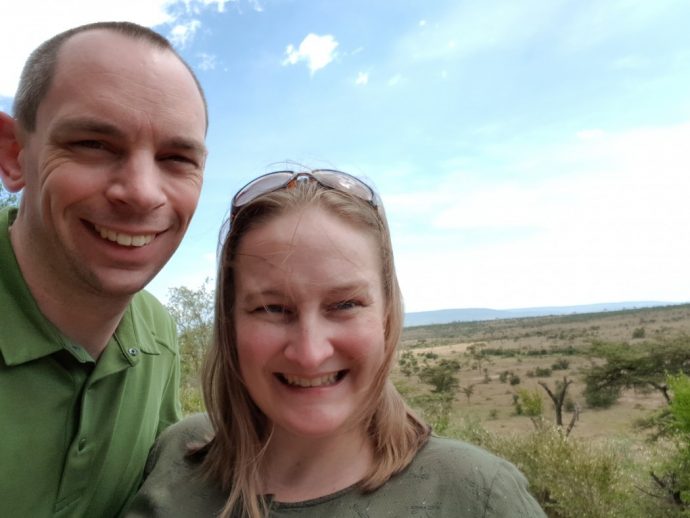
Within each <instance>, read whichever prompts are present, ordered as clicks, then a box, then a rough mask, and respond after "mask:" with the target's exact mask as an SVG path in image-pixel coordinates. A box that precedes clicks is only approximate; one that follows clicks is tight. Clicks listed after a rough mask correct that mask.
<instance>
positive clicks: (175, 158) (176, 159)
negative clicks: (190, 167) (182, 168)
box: [163, 155, 196, 165]
mask: <svg viewBox="0 0 690 518" xmlns="http://www.w3.org/2000/svg"><path fill="white" fill-rule="evenodd" d="M163 160H170V161H172V162H182V163H184V164H194V165H196V161H195V160H193V159H191V158H189V157H188V156H184V155H168V156H165V157H163Z"/></svg>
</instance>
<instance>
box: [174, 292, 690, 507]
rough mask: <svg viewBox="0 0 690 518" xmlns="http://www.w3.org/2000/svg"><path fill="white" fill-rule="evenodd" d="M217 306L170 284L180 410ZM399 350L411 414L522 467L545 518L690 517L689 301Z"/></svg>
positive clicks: (432, 339)
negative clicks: (179, 362)
mask: <svg viewBox="0 0 690 518" xmlns="http://www.w3.org/2000/svg"><path fill="white" fill-rule="evenodd" d="M211 307H212V290H211V288H210V287H209V286H208V284H206V285H204V286H203V287H202V288H200V289H199V290H197V291H194V290H189V289H188V288H177V289H173V290H171V297H170V299H169V308H170V309H171V311H172V313H173V314H175V316H176V318H177V320H178V323H179V326H180V335H181V343H180V346H181V351H182V362H183V365H182V366H183V380H182V397H183V406H184V409H185V411H186V412H195V411H200V410H202V409H203V403H202V398H201V396H200V393H199V385H198V370H199V368H200V365H201V360H202V357H203V353H204V350H205V348H206V346H207V344H208V342H209V340H210V334H211V331H210V322H211ZM400 345H401V347H400V351H399V356H398V361H397V363H396V365H395V368H394V371H393V375H392V379H393V382H394V384H395V385H396V387H397V388H398V390H399V391H400V392H401V393H402V394H403V396H404V397H405V398H406V400H407V401H408V402H409V403H410V405H411V406H412V407H413V408H414V409H415V411H416V412H418V413H420V414H421V415H423V416H424V418H425V419H426V420H427V422H429V423H430V424H431V425H432V426H433V429H434V431H435V433H437V434H438V435H444V436H450V437H455V438H459V439H462V440H466V441H469V442H472V443H475V444H478V445H480V446H482V447H484V448H486V449H488V450H490V451H493V452H495V453H496V454H498V455H499V456H501V457H504V458H506V459H508V460H510V461H511V462H513V463H514V464H516V465H517V466H518V467H519V468H520V469H521V470H522V472H523V473H524V474H525V476H526V477H527V479H528V480H529V482H530V489H531V491H532V492H533V494H534V495H535V497H536V498H537V499H538V500H539V502H540V503H541V505H542V506H543V507H544V509H545V511H546V512H547V514H548V516H549V517H551V518H599V517H602V518H603V517H626V518H628V517H629V518H656V517H658V518H672V517H689V516H690V377H689V376H690V304H685V305H674V306H666V307H657V308H645V309H633V310H625V311H612V312H603V313H591V314H572V315H567V316H553V317H531V318H518V319H505V320H492V321H482V322H456V323H451V324H440V325H429V326H418V327H409V328H406V329H405V330H404V332H403V336H402V340H401V344H400ZM558 409H559V410H560V414H561V416H560V423H558V422H557V410H558Z"/></svg>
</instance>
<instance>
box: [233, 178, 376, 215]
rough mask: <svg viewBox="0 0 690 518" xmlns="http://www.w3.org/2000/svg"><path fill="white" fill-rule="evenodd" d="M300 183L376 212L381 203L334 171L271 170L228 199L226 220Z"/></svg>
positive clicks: (356, 182) (356, 180)
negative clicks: (352, 198) (353, 200)
mask: <svg viewBox="0 0 690 518" xmlns="http://www.w3.org/2000/svg"><path fill="white" fill-rule="evenodd" d="M301 181H314V182H316V183H318V184H319V185H321V186H323V187H326V188H328V189H334V190H336V191H340V192H343V193H346V194H351V195H352V196H356V197H357V198H359V199H361V200H364V201H366V202H367V203H369V204H371V206H372V207H374V208H375V209H377V208H378V207H379V205H380V204H381V202H380V200H379V197H378V195H377V194H376V192H375V191H374V190H373V189H372V188H371V187H369V186H368V185H367V184H366V183H364V182H363V181H362V180H360V179H359V178H356V177H354V176H352V175H350V174H347V173H344V172H342V171H336V170H335V169H314V170H313V171H274V172H272V173H267V174H264V175H261V176H259V177H258V178H255V179H254V180H252V181H251V182H249V183H248V184H247V185H245V186H244V187H242V188H241V189H240V190H239V191H238V192H237V194H235V196H234V197H233V199H232V210H231V211H230V218H231V219H233V218H234V217H235V215H236V214H237V212H238V211H239V210H240V209H241V208H242V207H244V206H245V205H247V204H248V203H249V202H251V201H253V200H255V199H256V198H258V197H259V196H263V195H264V194H268V193H269V192H273V191H279V190H281V189H291V188H293V187H295V186H296V185H297V183H298V182H301Z"/></svg>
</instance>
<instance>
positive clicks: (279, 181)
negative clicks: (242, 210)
mask: <svg viewBox="0 0 690 518" xmlns="http://www.w3.org/2000/svg"><path fill="white" fill-rule="evenodd" d="M292 177H293V173H292V172H290V171H279V172H276V173H268V174H266V175H264V176H260V177H259V178H257V179H256V180H254V181H253V182H250V183H249V184H247V185H245V186H244V187H243V188H242V190H241V191H240V192H238V193H237V194H236V195H235V198H234V199H233V201H232V204H233V205H234V206H235V207H241V206H242V205H246V204H247V203H249V202H250V201H252V200H253V199H254V198H256V197H257V196H261V195H262V194H265V193H267V192H271V191H275V190H276V189H279V188H281V187H282V186H283V185H285V184H286V183H287V182H289V181H290V180H291V179H292Z"/></svg>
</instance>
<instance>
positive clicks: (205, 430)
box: [159, 413, 213, 442]
mask: <svg viewBox="0 0 690 518" xmlns="http://www.w3.org/2000/svg"><path fill="white" fill-rule="evenodd" d="M212 434H213V428H212V427H211V421H210V419H209V418H208V414H206V413H200V414H192V415H190V416H187V417H185V418H184V419H182V420H181V421H178V422H177V423H175V424H173V425H171V426H169V427H168V428H166V429H165V430H164V431H163V432H162V433H161V435H160V437H159V440H164V441H171V440H182V439H183V440H187V441H190V440H192V441H193V440H199V441H204V442H208V440H209V439H210V437H211V436H212Z"/></svg>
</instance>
